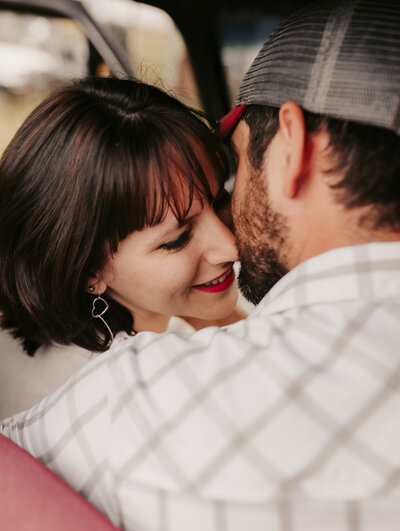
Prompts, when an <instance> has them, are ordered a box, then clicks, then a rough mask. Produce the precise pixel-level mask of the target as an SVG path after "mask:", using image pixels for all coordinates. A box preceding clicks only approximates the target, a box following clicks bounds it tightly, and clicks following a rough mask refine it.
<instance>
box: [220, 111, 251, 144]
mask: <svg viewBox="0 0 400 531" xmlns="http://www.w3.org/2000/svg"><path fill="white" fill-rule="evenodd" d="M245 108H246V105H238V106H237V107H234V108H233V109H232V110H231V111H230V112H228V114H226V115H225V116H223V117H222V118H221V119H220V121H219V128H218V136H219V138H220V139H221V140H223V139H224V138H226V137H227V136H228V135H229V134H231V133H232V132H233V130H234V129H235V127H236V125H237V123H238V122H239V120H240V118H241V116H242V114H243V111H244V110H245Z"/></svg>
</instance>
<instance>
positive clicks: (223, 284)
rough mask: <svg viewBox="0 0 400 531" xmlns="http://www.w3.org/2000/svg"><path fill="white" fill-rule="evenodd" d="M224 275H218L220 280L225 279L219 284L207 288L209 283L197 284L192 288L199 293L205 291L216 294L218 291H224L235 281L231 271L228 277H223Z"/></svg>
mask: <svg viewBox="0 0 400 531" xmlns="http://www.w3.org/2000/svg"><path fill="white" fill-rule="evenodd" d="M225 275H226V273H224V274H223V275H220V277H221V278H223V277H225V278H224V279H223V280H222V281H221V282H217V283H216V284H214V285H213V286H209V285H207V284H209V283H206V284H199V285H197V286H193V287H194V288H195V289H198V290H200V291H206V292H207V293H218V292H220V291H225V290H226V289H228V288H229V286H231V285H232V283H233V281H234V280H235V273H234V272H233V269H231V270H230V273H229V275H228V276H225ZM217 279H218V277H217ZM217 279H215V280H217ZM211 282H214V281H211Z"/></svg>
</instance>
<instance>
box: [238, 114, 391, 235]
mask: <svg viewBox="0 0 400 531" xmlns="http://www.w3.org/2000/svg"><path fill="white" fill-rule="evenodd" d="M303 114H304V120H305V127H306V131H307V133H313V132H316V131H321V130H325V131H327V132H328V134H329V136H330V144H329V149H330V152H331V155H332V163H333V164H332V167H331V168H329V169H328V171H327V174H328V175H329V174H332V173H333V172H341V174H342V177H341V178H340V180H339V181H337V182H334V183H332V184H331V188H332V189H333V190H335V191H336V192H337V200H338V201H339V202H340V203H342V204H343V205H344V206H346V207H347V208H352V207H361V206H371V207H372V208H371V211H370V215H369V216H368V218H363V219H362V220H360V221H361V222H368V224H369V226H370V227H371V228H373V229H378V228H380V227H384V226H386V227H390V228H391V229H392V230H400V157H399V152H400V137H399V136H397V135H396V133H394V132H393V131H389V130H386V129H383V128H380V127H372V126H368V125H365V124H359V123H355V122H346V121H343V120H336V119H334V118H328V117H326V116H322V115H318V114H314V113H310V112H308V111H304V110H303ZM244 120H245V121H246V123H247V124H248V125H249V127H250V141H249V147H248V157H249V161H250V163H251V164H252V166H253V167H254V169H256V170H259V169H260V168H261V165H262V162H263V159H264V153H265V151H266V149H267V148H268V145H269V143H270V142H271V140H272V138H273V137H274V135H275V133H276V132H277V131H278V129H279V109H278V108H275V107H268V106H263V105H249V106H248V107H247V108H246V110H245V113H244Z"/></svg>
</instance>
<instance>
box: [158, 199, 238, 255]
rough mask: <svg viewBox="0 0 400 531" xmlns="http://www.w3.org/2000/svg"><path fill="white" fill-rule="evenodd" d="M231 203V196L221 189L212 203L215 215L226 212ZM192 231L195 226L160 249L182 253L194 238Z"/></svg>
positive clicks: (162, 245) (191, 226)
mask: <svg viewBox="0 0 400 531" xmlns="http://www.w3.org/2000/svg"><path fill="white" fill-rule="evenodd" d="M230 203H231V196H230V194H229V193H228V192H227V191H226V190H225V189H221V190H220V192H219V193H218V195H217V197H216V198H215V199H214V201H213V202H212V207H213V209H214V211H215V213H217V214H218V212H220V211H222V210H224V209H225V208H226V207H229V206H230ZM192 230H193V225H192V224H191V225H190V226H189V227H188V228H187V229H186V230H185V231H184V232H182V234H180V235H179V237H178V238H176V239H175V240H172V241H169V242H166V243H163V244H161V245H160V246H159V247H158V249H163V250H165V251H170V252H173V251H180V250H181V249H183V248H184V247H186V245H187V244H188V243H189V242H190V239H191V237H192Z"/></svg>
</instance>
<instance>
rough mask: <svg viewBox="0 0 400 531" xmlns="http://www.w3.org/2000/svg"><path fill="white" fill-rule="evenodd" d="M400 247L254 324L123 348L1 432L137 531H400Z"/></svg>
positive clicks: (291, 297)
mask: <svg viewBox="0 0 400 531" xmlns="http://www.w3.org/2000/svg"><path fill="white" fill-rule="evenodd" d="M399 384H400V242H395V243H373V244H368V245H360V246H356V247H344V248H341V249H336V250H333V251H330V252H327V253H325V254H323V255H320V256H317V257H315V258H313V259H311V260H308V261H306V262H304V263H303V264H301V265H300V266H298V267H297V268H295V269H294V270H293V271H291V272H290V273H289V274H288V275H286V276H285V277H284V278H283V279H282V280H281V281H280V282H278V284H277V285H276V286H275V287H274V288H273V289H272V290H271V291H270V293H269V294H268V295H267V296H266V297H265V298H264V300H263V301H262V302H261V304H260V305H259V306H258V307H257V308H256V309H255V310H254V312H253V313H252V314H251V315H250V316H249V317H248V318H247V319H246V320H244V321H241V322H238V323H236V324H234V325H232V326H229V327H225V328H222V329H219V328H207V329H203V330H200V331H198V332H196V333H194V334H193V335H189V334H188V335H186V334H184V333H174V332H170V333H166V334H163V335H158V334H154V333H149V332H145V333H141V334H139V335H138V336H136V337H133V338H128V339H126V338H120V339H118V340H116V342H115V343H114V345H113V347H112V348H111V350H110V351H109V352H108V353H106V354H103V355H102V356H100V357H99V358H98V359H97V360H95V361H94V362H90V363H89V364H87V365H86V366H85V367H84V368H83V369H82V370H81V371H80V372H79V373H77V375H75V376H74V377H73V378H72V379H71V380H69V381H68V382H67V383H66V384H65V385H64V386H63V387H62V388H60V389H59V390H58V391H57V392H56V393H55V394H53V395H51V396H50V397H47V398H45V399H44V400H43V401H42V402H41V403H40V404H39V405H37V406H35V407H34V408H33V409H31V410H30V411H28V412H25V413H22V414H19V415H17V416H16V417H13V418H11V419H8V420H6V421H4V422H3V424H2V432H3V433H4V434H5V435H7V436H8V437H10V438H11V439H12V440H14V441H15V442H17V443H18V444H19V445H21V446H22V447H24V448H26V449H27V450H28V451H30V452H31V453H32V454H33V455H35V456H37V457H38V458H39V459H41V460H42V461H43V462H45V463H46V464H47V465H48V466H49V467H51V468H52V469H53V470H54V471H56V472H57V473H58V474H60V475H61V476H62V477H64V478H65V479H66V480H67V481H68V482H69V483H70V484H71V485H72V486H73V487H74V488H75V489H77V490H78V491H80V492H81V493H83V494H84V495H85V496H86V497H87V498H88V499H89V500H90V501H91V502H92V503H93V504H94V505H96V506H97V507H99V508H100V509H101V510H102V511H103V512H104V513H106V514H107V515H108V516H109V517H110V518H111V519H112V520H113V522H115V524H117V525H118V526H120V527H122V528H124V529H129V530H133V531H156V530H157V531H216V530H218V531H258V530H263V531H265V530H266V531H278V530H279V531H314V530H315V531H328V530H331V531H342V530H348V531H388V530H391V531H399V529H400V393H399Z"/></svg>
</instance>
